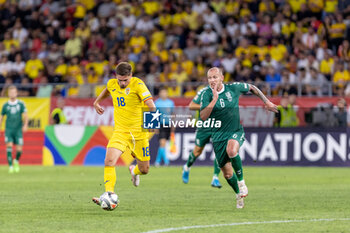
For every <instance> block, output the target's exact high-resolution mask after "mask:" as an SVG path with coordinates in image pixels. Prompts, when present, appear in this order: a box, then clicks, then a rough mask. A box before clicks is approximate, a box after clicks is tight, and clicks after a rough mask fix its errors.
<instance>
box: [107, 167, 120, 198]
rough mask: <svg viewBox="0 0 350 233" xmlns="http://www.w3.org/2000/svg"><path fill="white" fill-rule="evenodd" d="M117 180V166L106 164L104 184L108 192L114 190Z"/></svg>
mask: <svg viewBox="0 0 350 233" xmlns="http://www.w3.org/2000/svg"><path fill="white" fill-rule="evenodd" d="M116 181H117V175H116V173H115V167H114V166H113V167H110V166H105V169H104V184H105V191H106V192H114V185H115V182H116Z"/></svg>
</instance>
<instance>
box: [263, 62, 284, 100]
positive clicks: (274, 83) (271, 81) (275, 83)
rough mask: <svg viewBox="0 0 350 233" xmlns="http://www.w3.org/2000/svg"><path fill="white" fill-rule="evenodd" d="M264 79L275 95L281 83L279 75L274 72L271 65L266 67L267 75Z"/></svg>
mask: <svg viewBox="0 0 350 233" xmlns="http://www.w3.org/2000/svg"><path fill="white" fill-rule="evenodd" d="M265 81H266V83H267V84H268V85H269V86H270V88H271V91H272V94H273V95H277V93H278V91H279V88H280V84H281V75H280V74H279V73H277V72H276V70H275V68H274V67H273V66H268V67H267V75H266V78H265Z"/></svg>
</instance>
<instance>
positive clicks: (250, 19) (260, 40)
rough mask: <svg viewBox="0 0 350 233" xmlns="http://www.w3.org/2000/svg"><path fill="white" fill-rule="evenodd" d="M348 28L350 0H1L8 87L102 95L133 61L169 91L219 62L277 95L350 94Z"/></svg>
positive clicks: (195, 83) (1, 67)
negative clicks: (121, 68)
mask: <svg viewBox="0 0 350 233" xmlns="http://www.w3.org/2000/svg"><path fill="white" fill-rule="evenodd" d="M349 29H350V1H346V0H345V1H344V0H343V1H341V0H287V1H283V0H274V1H272V0H261V1H253V0H212V1H185V0H176V1H175V0H174V1H170V0H161V1H153V0H144V1H141V0H138V1H135V0H132V1H130V0H75V1H74V0H65V1H64V0H61V1H54V0H16V1H15V0H9V1H5V0H0V30H1V32H2V33H0V57H1V60H0V83H1V84H2V85H1V89H2V91H1V95H2V96H5V95H6V91H7V89H6V87H7V86H8V85H9V84H12V83H14V84H18V85H19V90H20V92H19V94H20V95H21V96H50V95H63V96H69V97H93V96H96V95H98V94H99V93H100V92H101V91H102V90H103V88H104V85H105V84H106V82H107V81H108V79H109V78H110V77H112V76H113V69H114V67H115V65H116V64H117V63H118V62H120V61H128V62H130V63H131V64H132V66H133V70H134V76H137V77H140V78H142V79H143V80H144V81H145V82H146V84H147V85H148V86H149V87H150V88H151V90H152V92H154V93H155V94H157V89H158V88H159V87H161V86H167V87H168V93H169V96H170V97H176V96H185V97H193V96H194V95H195V94H196V89H197V88H199V86H203V85H204V84H203V82H205V81H206V70H207V69H208V67H211V66H219V67H222V69H223V71H224V76H225V81H228V82H232V81H234V82H249V83H255V84H256V85H258V86H259V87H260V88H261V89H262V90H263V91H264V92H265V93H267V94H270V95H273V96H276V95H279V96H282V95H286V94H297V95H306V96H323V95H329V94H331V95H336V96H347V97H350V43H349V40H348V39H349V38H350V37H349V36H350V30H349ZM36 84H40V85H36ZM51 84H55V85H51ZM66 84H69V85H66ZM200 84H201V85H200Z"/></svg>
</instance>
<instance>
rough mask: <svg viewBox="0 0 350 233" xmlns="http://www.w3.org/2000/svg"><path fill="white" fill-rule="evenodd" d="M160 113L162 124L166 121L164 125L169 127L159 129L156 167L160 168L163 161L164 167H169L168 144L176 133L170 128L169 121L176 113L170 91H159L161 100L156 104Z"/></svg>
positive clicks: (163, 89)
mask: <svg viewBox="0 0 350 233" xmlns="http://www.w3.org/2000/svg"><path fill="white" fill-rule="evenodd" d="M154 103H155V105H156V107H157V109H158V110H159V112H160V113H161V114H162V115H161V116H160V120H161V122H163V121H164V124H165V125H166V126H167V127H166V128H165V127H163V124H161V127H160V129H159V134H158V139H159V147H158V153H157V158H156V161H155V164H154V165H155V166H159V165H160V163H161V162H162V160H163V161H164V165H165V166H168V165H169V159H168V157H167V154H166V148H165V147H166V142H167V141H168V140H169V139H170V134H172V133H174V128H173V127H170V126H169V121H170V120H171V115H172V114H173V111H174V107H175V104H174V101H172V100H171V99H169V98H168V90H167V89H166V88H161V89H160V90H159V98H158V99H157V100H156V101H155V102H154Z"/></svg>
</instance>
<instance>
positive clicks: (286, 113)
mask: <svg viewBox="0 0 350 233" xmlns="http://www.w3.org/2000/svg"><path fill="white" fill-rule="evenodd" d="M277 109H278V113H276V114H275V120H274V126H275V127H297V126H298V125H299V119H298V117H297V115H296V112H295V110H294V108H293V106H292V104H290V103H289V100H288V96H283V97H282V99H281V102H280V105H278V107H277Z"/></svg>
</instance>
